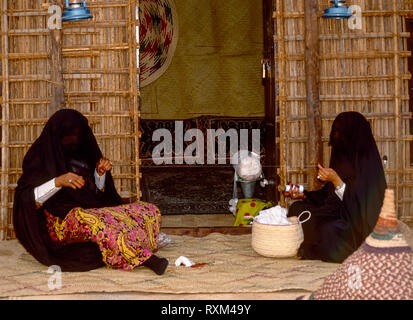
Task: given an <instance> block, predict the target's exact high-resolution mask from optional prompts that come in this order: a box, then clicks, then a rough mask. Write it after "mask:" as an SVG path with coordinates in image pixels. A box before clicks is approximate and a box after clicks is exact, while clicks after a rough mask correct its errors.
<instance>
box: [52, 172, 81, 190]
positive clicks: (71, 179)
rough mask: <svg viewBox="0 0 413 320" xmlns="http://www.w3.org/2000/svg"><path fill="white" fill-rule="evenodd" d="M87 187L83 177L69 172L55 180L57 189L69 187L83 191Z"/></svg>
mask: <svg viewBox="0 0 413 320" xmlns="http://www.w3.org/2000/svg"><path fill="white" fill-rule="evenodd" d="M84 185H85V180H84V179H83V177H82V176H79V175H77V174H76V173H73V172H68V173H65V174H62V175H61V176H58V177H57V178H56V179H55V186H56V187H69V188H72V189H81V188H82V187H83V186H84Z"/></svg>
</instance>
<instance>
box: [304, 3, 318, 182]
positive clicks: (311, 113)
mask: <svg viewBox="0 0 413 320" xmlns="http://www.w3.org/2000/svg"><path fill="white" fill-rule="evenodd" d="M304 9H305V13H304V21H305V73H306V75H305V76H306V102H307V108H306V109H307V139H308V140H307V142H308V149H307V153H308V160H309V164H310V167H309V168H308V184H309V188H310V189H316V188H319V187H320V184H319V182H318V180H317V177H316V176H317V163H323V144H322V141H321V137H322V131H321V112H320V88H319V69H320V62H319V39H318V37H319V32H318V18H317V13H318V1H317V0H306V1H305V6H304Z"/></svg>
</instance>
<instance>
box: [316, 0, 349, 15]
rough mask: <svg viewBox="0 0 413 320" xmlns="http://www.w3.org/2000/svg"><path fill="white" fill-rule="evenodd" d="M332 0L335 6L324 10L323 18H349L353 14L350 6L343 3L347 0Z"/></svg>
mask: <svg viewBox="0 0 413 320" xmlns="http://www.w3.org/2000/svg"><path fill="white" fill-rule="evenodd" d="M330 2H331V3H334V6H332V7H330V8H327V9H326V10H324V14H323V18H327V19H347V18H350V17H351V16H352V13H351V11H350V8H349V7H346V6H344V5H343V3H344V2H346V1H345V0H334V1H330Z"/></svg>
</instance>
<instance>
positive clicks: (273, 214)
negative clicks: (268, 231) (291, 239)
mask: <svg viewBox="0 0 413 320" xmlns="http://www.w3.org/2000/svg"><path fill="white" fill-rule="evenodd" d="M287 213H288V210H287V209H286V208H283V207H281V206H275V207H271V208H269V209H265V210H261V211H260V213H259V214H258V215H257V216H256V217H255V218H254V221H257V222H259V223H262V224H271V225H282V226H287V225H290V224H291V222H290V221H288V219H287Z"/></svg>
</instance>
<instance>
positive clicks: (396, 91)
mask: <svg viewBox="0 0 413 320" xmlns="http://www.w3.org/2000/svg"><path fill="white" fill-rule="evenodd" d="M392 9H393V16H392V23H393V34H394V36H393V51H394V59H393V61H394V74H395V75H396V77H395V79H394V95H395V96H394V119H395V132H396V146H395V147H396V186H395V189H396V190H395V191H396V192H395V202H396V211H397V212H398V210H399V199H400V186H399V185H400V172H399V171H400V141H399V139H400V128H399V126H400V118H399V113H400V104H401V101H400V79H399V77H398V75H399V55H398V53H397V52H398V47H399V45H398V36H397V30H398V26H397V22H398V19H399V17H398V14H397V0H392Z"/></svg>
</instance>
